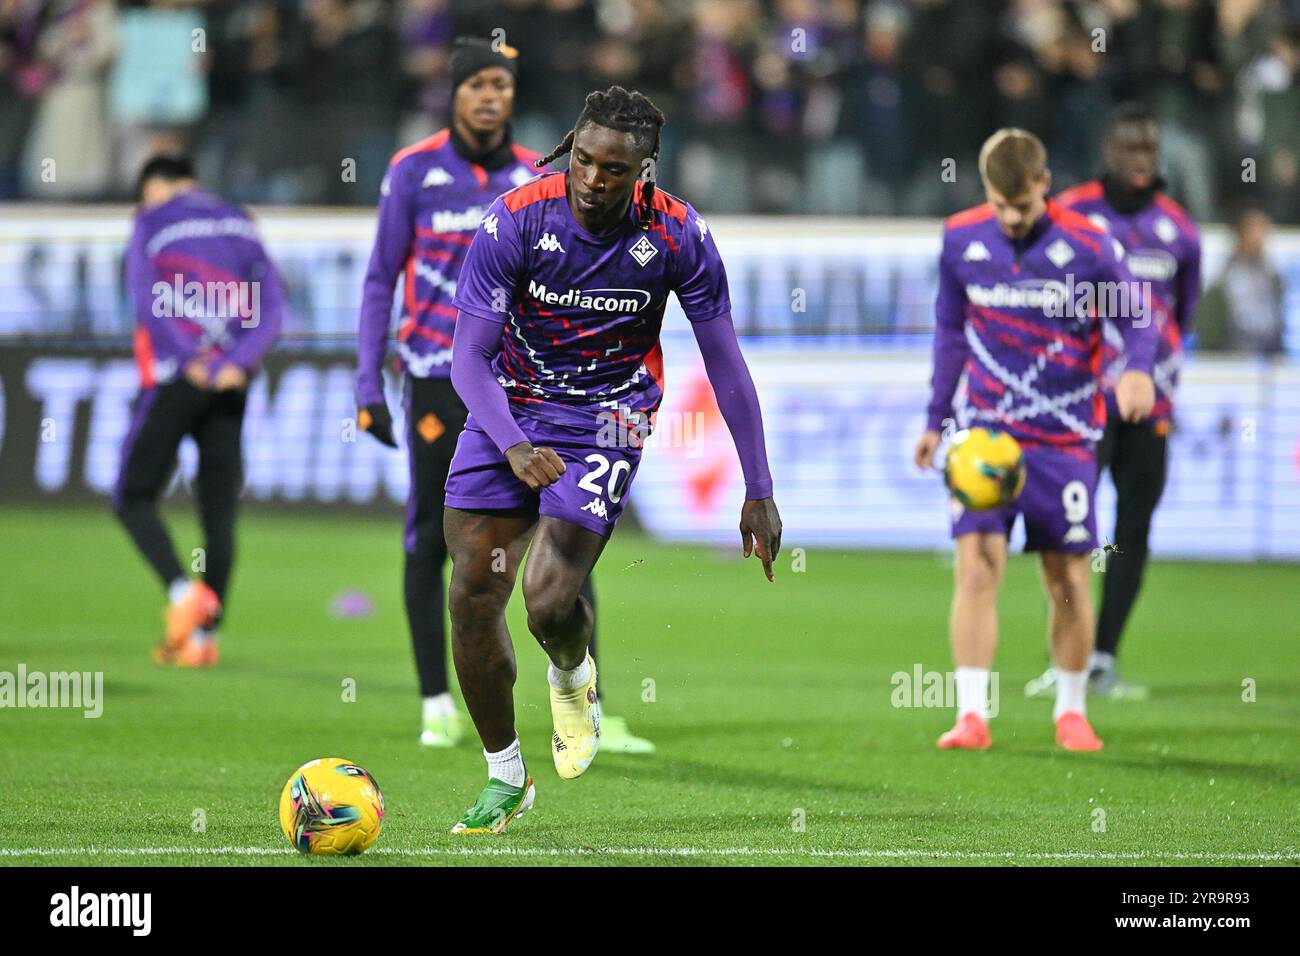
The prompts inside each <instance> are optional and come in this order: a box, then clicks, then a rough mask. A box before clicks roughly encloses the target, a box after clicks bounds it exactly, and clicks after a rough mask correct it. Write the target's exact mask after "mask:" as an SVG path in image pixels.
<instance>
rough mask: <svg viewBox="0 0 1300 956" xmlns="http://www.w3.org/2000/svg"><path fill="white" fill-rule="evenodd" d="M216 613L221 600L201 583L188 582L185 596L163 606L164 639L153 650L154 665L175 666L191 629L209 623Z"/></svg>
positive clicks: (218, 611)
mask: <svg viewBox="0 0 1300 956" xmlns="http://www.w3.org/2000/svg"><path fill="white" fill-rule="evenodd" d="M220 613H221V600H220V599H219V598H218V597H217V593H216V592H215V591H213V590H212V588H210V587H208V586H207V585H206V584H205V583H203V582H202V581H191V582H190V586H189V588H188V589H187V590H186V592H185V596H184V597H183V598H181V599H180V600H179V601H175V602H173V603H171V604H169V605H167V611H166V621H167V627H166V631H165V632H164V633H165V635H166V636H165V637H164V638H163V641H162V643H161V644H159V645H158V646H157V647H155V648H154V650H153V659H154V662H155V663H158V664H175V663H177V660H176V658H177V655H179V654H180V652H181V650H182V648H184V646H185V645H186V643H188V642H189V639H190V634H191V633H193V631H194V629H195V628H198V627H205V626H208V625H210V624H212V622H213V621H215V620H216V617H217V615H218V614H220Z"/></svg>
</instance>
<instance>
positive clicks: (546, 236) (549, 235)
mask: <svg viewBox="0 0 1300 956" xmlns="http://www.w3.org/2000/svg"><path fill="white" fill-rule="evenodd" d="M533 248H534V249H541V250H542V251H543V252H563V251H564V246H562V245H560V240H559V239H557V238H556V236H555V233H553V232H544V233H542V238H540V239H538V240H537V245H535V246H533Z"/></svg>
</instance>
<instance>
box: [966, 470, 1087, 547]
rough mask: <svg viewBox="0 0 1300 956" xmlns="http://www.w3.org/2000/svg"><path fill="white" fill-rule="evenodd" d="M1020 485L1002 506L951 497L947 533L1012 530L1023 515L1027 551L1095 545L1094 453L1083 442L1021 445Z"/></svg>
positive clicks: (1008, 535) (1005, 533)
mask: <svg viewBox="0 0 1300 956" xmlns="http://www.w3.org/2000/svg"><path fill="white" fill-rule="evenodd" d="M1025 468H1026V471H1027V475H1026V477H1025V489H1024V491H1022V492H1021V493H1020V497H1019V498H1017V499H1016V500H1015V501H1014V502H1012V503H1011V504H1009V505H1007V506H1006V507H1005V508H993V509H991V510H989V511H969V510H967V509H965V508H963V507H962V506H961V505H959V504H957V502H956V501H955V500H952V499H950V504H951V506H952V536H953V537H954V538H956V537H960V536H961V535H963V534H971V533H972V532H984V531H987V532H991V533H994V534H1002V535H1006V536H1007V537H1010V536H1011V528H1012V526H1013V525H1015V523H1016V516H1017V515H1023V516H1024V519H1025V550H1026V551H1065V552H1069V553H1075V554H1079V553H1085V552H1088V551H1091V550H1092V549H1093V548H1095V547H1096V546H1097V514H1096V511H1095V510H1094V508H1093V497H1094V493H1095V492H1096V490H1097V457H1096V455H1095V454H1094V453H1093V450H1092V448H1091V447H1089V446H1084V447H1082V448H1068V449H1062V448H1048V447H1041V446H1033V447H1026V448H1025Z"/></svg>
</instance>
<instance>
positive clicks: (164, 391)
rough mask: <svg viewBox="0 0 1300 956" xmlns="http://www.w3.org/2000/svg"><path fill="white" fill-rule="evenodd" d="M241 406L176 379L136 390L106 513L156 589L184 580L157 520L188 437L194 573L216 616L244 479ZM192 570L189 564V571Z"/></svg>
mask: <svg viewBox="0 0 1300 956" xmlns="http://www.w3.org/2000/svg"><path fill="white" fill-rule="evenodd" d="M246 401H247V394H246V393H245V392H243V391H227V392H209V391H205V390H202V389H198V388H195V387H194V386H193V385H191V384H190V383H189V382H188V381H186V380H185V379H183V378H179V379H177V380H176V381H173V382H169V383H167V384H166V385H157V386H154V387H153V388H147V389H143V390H142V391H141V392H140V394H139V395H138V396H137V397H136V400H135V405H134V406H133V408H132V411H131V426H130V430H129V431H128V432H127V437H126V441H125V442H124V444H123V446H122V463H121V466H120V468H119V471H118V479H117V487H116V489H115V490H114V493H113V510H114V512H116V514H117V516H118V518H120V519H121V521H122V524H123V526H125V528H126V530H127V533H128V534H130V536H131V540H132V541H134V542H135V546H136V547H137V548H138V549H139V551H140V553H141V554H142V555H144V558H145V560H146V561H148V562H149V566H150V567H152V568H153V570H154V572H155V573H156V574H157V575H158V577H159V579H160V580H161V581H162V583H163V587H164V588H165V587H167V586H168V585H170V584H171V582H173V581H175V580H176V579H177V578H184V577H187V576H188V575H187V573H186V572H185V570H183V569H182V566H181V562H180V560H179V559H178V558H177V556H176V550H175V548H174V547H173V546H172V540H171V535H169V534H168V532H167V527H166V526H165V525H164V524H163V522H162V518H161V517H160V516H159V514H158V498H159V496H160V495H161V494H162V492H163V491H164V489H166V487H167V483H168V482H169V481H170V480H171V476H172V472H173V471H174V470H175V468H176V452H177V449H178V448H179V447H180V443H181V439H183V438H184V437H185V436H186V435H191V436H193V438H194V441H195V444H197V445H198V449H199V470H198V475H197V477H196V480H195V483H194V493H195V496H196V497H197V499H198V504H199V516H200V519H201V521H202V523H203V556H202V558H203V560H202V563H201V565H198V567H197V568H195V569H196V570H198V569H199V568H201V570H202V575H203V580H204V581H206V582H207V584H208V586H209V587H211V588H212V590H213V591H215V592H216V594H217V597H219V598H220V599H221V604H222V609H223V611H224V609H225V606H226V588H227V585H228V584H229V581H230V569H231V567H232V565H233V564H234V558H235V511H236V507H237V504H238V501H239V492H240V488H241V487H242V485H243V480H244V477H243V476H244V469H243V451H242V448H241V434H242V431H243V424H244V406H245V404H246ZM196 564H197V562H191V567H195V565H196Z"/></svg>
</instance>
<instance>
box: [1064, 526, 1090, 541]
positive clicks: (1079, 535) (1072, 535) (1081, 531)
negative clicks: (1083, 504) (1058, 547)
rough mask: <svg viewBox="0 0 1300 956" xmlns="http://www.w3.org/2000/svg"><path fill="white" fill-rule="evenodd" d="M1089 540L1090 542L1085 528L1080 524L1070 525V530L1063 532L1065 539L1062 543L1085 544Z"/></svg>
mask: <svg viewBox="0 0 1300 956" xmlns="http://www.w3.org/2000/svg"><path fill="white" fill-rule="evenodd" d="M1091 540H1092V535H1090V534H1089V533H1088V529H1087V528H1085V527H1084V526H1083V525H1081V524H1072V525H1070V530H1069V531H1067V532H1065V539H1064V542H1063V543H1065V544H1079V543H1081V542H1087V541H1091Z"/></svg>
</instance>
